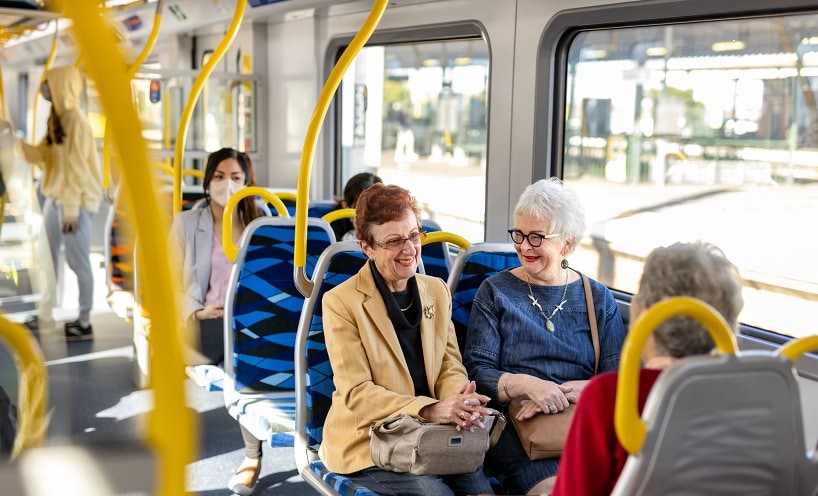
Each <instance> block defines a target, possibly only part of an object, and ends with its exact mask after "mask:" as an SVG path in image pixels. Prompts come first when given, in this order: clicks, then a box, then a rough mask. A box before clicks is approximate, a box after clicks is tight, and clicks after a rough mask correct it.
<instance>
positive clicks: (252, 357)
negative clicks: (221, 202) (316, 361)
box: [223, 217, 335, 445]
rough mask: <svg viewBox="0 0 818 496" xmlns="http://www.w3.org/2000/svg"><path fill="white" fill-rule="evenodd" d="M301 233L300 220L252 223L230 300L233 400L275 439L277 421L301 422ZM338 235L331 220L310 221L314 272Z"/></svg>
mask: <svg viewBox="0 0 818 496" xmlns="http://www.w3.org/2000/svg"><path fill="white" fill-rule="evenodd" d="M294 236H295V221H294V219H292V218H282V217H270V218H260V219H256V220H254V221H253V222H251V223H250V225H249V226H247V228H246V229H245V230H244V234H243V235H242V239H241V243H240V246H241V249H240V251H239V255H238V257H237V258H236V262H235V265H234V267H233V271H232V272H231V275H230V284H229V285H228V293H227V305H226V306H225V332H226V334H227V338H226V340H225V378H224V382H223V385H224V398H225V405H227V409H228V412H229V413H230V415H231V416H233V418H236V419H237V420H238V421H239V422H240V423H241V424H242V425H243V426H245V427H246V428H247V429H248V430H250V432H252V433H253V434H254V435H255V436H256V437H258V438H259V439H264V440H268V441H271V439H273V437H272V436H273V434H274V433H273V431H272V426H273V425H280V426H283V427H285V428H287V429H290V430H292V429H294V428H295V392H294V388H295V379H294V375H293V374H294V372H295V363H294V346H295V339H296V331H297V329H298V321H299V318H300V316H301V310H302V307H303V305H304V297H303V296H302V295H301V293H300V292H299V291H298V288H297V287H296V285H295V283H294V281H293V251H294ZM334 241H335V236H334V234H333V233H332V230H331V229H330V228H329V225H327V223H326V222H324V221H322V220H320V219H308V224H307V267H306V269H307V276H308V277H309V276H311V274H312V271H313V269H314V267H315V262H316V261H317V259H318V256H319V255H320V254H321V252H323V251H324V249H325V248H327V247H328V246H330V245H331V244H332V243H333V242H334ZM275 439H280V436H277V437H275ZM290 445H291V444H290Z"/></svg>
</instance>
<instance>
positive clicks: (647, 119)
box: [562, 14, 818, 336]
mask: <svg viewBox="0 0 818 496" xmlns="http://www.w3.org/2000/svg"><path fill="white" fill-rule="evenodd" d="M816 34H818V14H808V15H790V16H779V17H766V18H753V19H744V20H729V21H714V22H699V23H687V24H677V25H666V26H647V27H637V28H624V29H609V30H594V31H587V32H581V33H579V34H578V35H577V36H576V37H575V38H574V39H573V41H572V43H571V45H570V48H569V52H568V64H567V67H565V68H563V70H565V71H566V72H565V74H564V77H565V94H566V99H565V102H564V105H565V117H566V121H565V124H566V125H565V134H564V148H563V156H562V166H563V176H564V178H565V181H566V183H567V184H568V185H569V186H570V187H571V188H573V189H575V190H577V191H578V192H579V193H580V195H581V197H582V200H583V202H584V205H585V207H586V210H587V214H588V220H589V227H590V236H589V237H586V239H585V240H583V242H582V244H581V247H580V249H579V250H578V253H577V254H576V255H575V258H576V263H577V264H578V265H580V266H581V267H582V268H583V269H584V270H587V271H589V273H592V274H595V275H596V276H597V277H598V278H599V279H600V280H601V281H602V282H604V283H606V284H608V285H610V286H612V287H614V288H617V289H621V290H624V291H628V292H635V291H636V289H637V284H638V278H639V275H640V273H641V268H642V262H643V259H644V257H645V255H647V253H648V252H649V251H650V250H651V249H653V248H654V247H656V246H660V245H667V244H670V243H673V242H675V241H692V240H697V239H698V240H704V241H709V242H711V243H714V244H716V245H718V246H719V247H721V248H722V249H723V250H724V251H725V253H726V254H727V256H728V258H730V259H731V260H732V261H733V262H734V263H735V264H736V265H737V266H738V267H739V269H740V270H741V274H742V277H743V278H744V284H745V286H744V300H745V307H744V312H743V313H742V315H741V320H742V322H744V323H746V324H749V325H753V326H758V327H761V328H764V329H768V330H771V331H775V332H779V333H782V334H787V335H793V336H802V335H805V334H809V333H814V332H815V330H816V324H815V315H816V311H818V263H815V261H814V254H815V253H818V231H816V229H815V227H814V224H815V221H816V218H818V216H816V214H818V107H817V106H816V95H815V92H816V89H818V36H816Z"/></svg>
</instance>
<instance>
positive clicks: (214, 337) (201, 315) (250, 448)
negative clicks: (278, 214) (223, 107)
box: [170, 148, 262, 494]
mask: <svg viewBox="0 0 818 496" xmlns="http://www.w3.org/2000/svg"><path fill="white" fill-rule="evenodd" d="M203 185H204V191H205V198H206V199H207V205H206V206H205V207H204V208H198V209H194V210H188V211H186V212H181V213H179V214H177V215H176V216H175V217H174V218H173V226H172V227H171V233H170V239H171V243H172V244H173V247H174V250H175V251H174V253H175V255H176V256H178V257H181V260H179V261H178V263H176V264H175V266H176V267H177V268H178V269H180V270H181V274H179V275H178V280H179V281H181V284H180V288H181V289H182V294H181V295H180V296H181V297H180V301H181V307H182V317H183V318H184V322H185V326H186V328H187V329H188V330H190V331H191V332H192V333H197V335H198V339H199V349H198V350H190V349H188V350H186V351H187V352H188V353H187V356H186V361H187V362H188V363H191V364H202V363H211V364H219V363H221V362H222V360H223V359H224V303H225V297H226V294H227V285H228V282H229V279H230V269H231V268H232V265H233V264H232V263H231V262H230V261H229V260H227V257H226V256H225V255H224V249H223V248H222V246H223V245H222V219H223V217H224V207H225V205H227V200H228V199H229V198H230V197H231V196H232V195H233V194H234V193H236V192H237V191H239V190H240V189H242V188H244V187H245V186H253V185H255V175H254V172H253V164H252V162H251V161H250V157H248V156H247V155H246V154H244V153H242V152H239V151H237V150H234V149H232V148H222V149H221V150H218V151H216V152H213V153H211V154H210V156H208V157H207V165H206V166H205V177H204V183H203ZM261 215H262V213H261V211H260V210H259V208H258V205H257V204H256V200H255V198H252V197H248V198H244V199H242V200H241V202H239V205H238V208H237V209H236V210H235V211H234V212H233V233H232V235H233V242H234V243H236V244H238V242H239V240H240V238H241V234H242V232H243V231H244V228H245V227H246V226H247V224H249V223H250V222H251V221H252V220H253V219H255V218H257V217H261ZM241 433H242V438H243V439H244V445H245V457H246V458H245V460H244V462H243V463H242V465H241V466H240V467H239V469H238V470H237V472H236V475H235V476H234V477H233V479H231V481H230V483H229V485H230V489H231V490H232V491H233V492H235V493H238V494H250V493H251V492H252V490H253V488H254V487H255V485H256V481H257V480H258V475H259V470H260V468H261V441H259V440H258V439H256V438H255V436H253V435H252V434H251V433H250V432H249V431H247V430H245V429H244V427H242V428H241Z"/></svg>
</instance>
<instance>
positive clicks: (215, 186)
mask: <svg viewBox="0 0 818 496" xmlns="http://www.w3.org/2000/svg"><path fill="white" fill-rule="evenodd" d="M242 188H244V185H243V184H240V183H237V182H235V181H229V180H222V181H215V182H212V183H210V198H212V199H213V201H214V202H216V204H217V205H219V206H221V207H224V206H225V205H227V200H229V199H230V197H231V196H233V194H234V193H235V192H236V191H239V190H240V189H242Z"/></svg>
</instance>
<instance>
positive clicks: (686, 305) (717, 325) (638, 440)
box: [614, 296, 738, 455]
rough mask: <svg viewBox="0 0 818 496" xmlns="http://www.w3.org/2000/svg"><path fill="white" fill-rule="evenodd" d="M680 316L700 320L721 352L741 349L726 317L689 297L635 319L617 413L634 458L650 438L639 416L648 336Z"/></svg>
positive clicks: (622, 370)
mask: <svg viewBox="0 0 818 496" xmlns="http://www.w3.org/2000/svg"><path fill="white" fill-rule="evenodd" d="M677 316H686V317H691V318H693V319H696V320H697V321H699V323H700V324H701V325H702V326H704V328H705V329H706V330H707V331H708V332H709V333H710V336H711V337H712V338H713V341H714V342H715V343H716V349H717V350H718V351H719V352H720V353H723V354H725V353H736V350H737V349H738V345H737V344H736V336H735V334H734V333H733V330H732V329H731V328H730V325H729V324H727V321H725V320H724V317H722V315H721V314H720V313H719V312H717V311H716V310H714V309H713V307H711V306H710V305H708V304H707V303H705V302H703V301H701V300H698V299H696V298H690V297H688V296H679V297H675V298H668V299H667V300H663V301H660V302H659V303H657V304H655V305H653V306H652V307H650V308H649V309H648V310H647V311H646V312H645V313H643V314H642V315H641V316H640V317H639V318H638V319H636V322H634V323H633V324H632V325H631V330H630V331H629V332H628V335H627V336H626V337H625V344H624V345H623V346H622V356H621V359H620V361H619V377H618V378H617V385H616V407H615V410H614V427H615V428H616V435H617V437H619V442H620V443H622V447H623V448H625V450H626V451H627V452H628V453H630V454H632V455H634V454H636V453H639V451H640V450H641V449H642V445H644V444H645V436H646V435H647V426H646V425H645V423H644V422H643V421H642V419H641V418H640V417H639V403H638V399H639V390H638V388H639V368H640V365H641V357H642V348H643V347H644V346H645V341H647V339H648V336H650V335H651V334H652V333H653V331H654V330H656V328H657V327H659V325H660V324H661V323H663V322H664V321H666V320H668V319H670V318H671V317H677Z"/></svg>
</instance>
